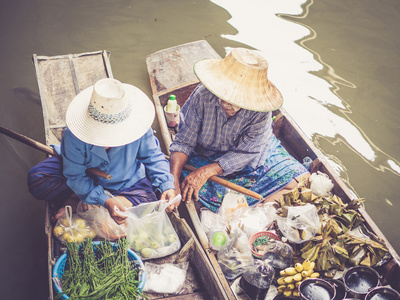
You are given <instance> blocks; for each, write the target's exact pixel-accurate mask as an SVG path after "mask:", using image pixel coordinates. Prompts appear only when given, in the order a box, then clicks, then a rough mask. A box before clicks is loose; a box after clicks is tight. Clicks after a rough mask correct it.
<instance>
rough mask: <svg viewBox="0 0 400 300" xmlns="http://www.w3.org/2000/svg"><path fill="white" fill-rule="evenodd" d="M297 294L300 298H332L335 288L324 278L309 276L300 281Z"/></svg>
mask: <svg viewBox="0 0 400 300" xmlns="http://www.w3.org/2000/svg"><path fill="white" fill-rule="evenodd" d="M299 296H300V299H302V300H314V299H318V300H334V299H335V296H336V290H335V288H334V287H333V286H332V285H331V284H330V283H329V282H328V281H326V280H324V279H321V278H310V279H305V280H303V281H302V282H301V283H300V285H299Z"/></svg>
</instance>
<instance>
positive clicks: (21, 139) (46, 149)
mask: <svg viewBox="0 0 400 300" xmlns="http://www.w3.org/2000/svg"><path fill="white" fill-rule="evenodd" d="M0 132H1V133H3V134H4V135H7V136H9V137H11V138H13V139H14V140H17V141H19V142H21V143H24V144H25V145H28V146H31V147H33V148H35V149H37V150H39V151H42V152H44V153H46V154H48V155H52V156H59V155H58V153H57V152H56V151H54V149H53V148H51V147H50V146H47V145H44V144H42V143H40V142H38V141H35V140H33V139H31V138H29V137H27V136H25V135H22V134H20V133H17V132H15V131H12V130H10V129H7V128H5V127H2V126H0ZM86 172H88V173H90V174H92V175H96V176H99V177H101V178H104V179H111V175H110V174H108V173H106V172H104V171H101V170H99V169H97V168H89V169H87V170H86Z"/></svg>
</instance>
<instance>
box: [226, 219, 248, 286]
mask: <svg viewBox="0 0 400 300" xmlns="http://www.w3.org/2000/svg"><path fill="white" fill-rule="evenodd" d="M218 263H219V265H220V266H221V270H222V272H223V273H224V275H225V277H226V278H227V279H229V280H233V279H235V278H236V277H238V276H240V275H242V273H243V272H244V270H245V269H246V267H248V266H250V265H253V263H254V261H253V256H252V254H251V249H250V245H249V240H248V238H247V236H246V234H245V233H244V232H243V231H242V230H241V229H240V228H239V226H238V225H233V226H231V229H230V232H229V233H228V242H227V243H226V244H225V246H224V247H222V248H221V250H219V251H218Z"/></svg>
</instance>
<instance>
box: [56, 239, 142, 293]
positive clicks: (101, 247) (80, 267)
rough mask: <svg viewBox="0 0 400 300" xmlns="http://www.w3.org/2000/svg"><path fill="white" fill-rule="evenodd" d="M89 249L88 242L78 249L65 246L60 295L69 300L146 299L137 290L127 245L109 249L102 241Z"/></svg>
mask: <svg viewBox="0 0 400 300" xmlns="http://www.w3.org/2000/svg"><path fill="white" fill-rule="evenodd" d="M94 247H95V248H93V244H92V241H91V240H90V239H88V240H86V241H85V242H84V243H83V244H82V246H81V247H80V248H79V245H78V244H77V243H75V242H71V243H67V250H68V262H69V263H68V267H67V268H66V270H65V271H64V274H63V276H62V278H61V284H62V287H63V292H62V293H60V294H59V295H58V296H59V297H61V296H62V295H63V294H65V295H68V296H69V298H70V299H77V300H78V299H79V300H94V299H96V300H97V299H115V300H117V299H138V298H139V297H142V298H145V299H147V297H146V295H144V294H143V293H142V292H141V291H139V289H138V285H139V278H138V277H139V274H138V268H137V266H134V265H132V262H131V261H130V260H129V257H128V252H127V250H128V242H127V240H126V239H120V240H118V242H117V244H115V245H113V244H111V243H110V241H108V240H105V241H103V242H100V243H99V244H96V245H95V246H94Z"/></svg>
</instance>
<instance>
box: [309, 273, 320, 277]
mask: <svg viewBox="0 0 400 300" xmlns="http://www.w3.org/2000/svg"><path fill="white" fill-rule="evenodd" d="M310 277H311V278H318V277H319V273H317V272H315V273H312V274H311V275H310Z"/></svg>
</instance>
